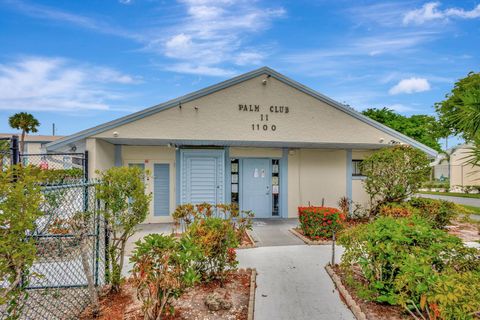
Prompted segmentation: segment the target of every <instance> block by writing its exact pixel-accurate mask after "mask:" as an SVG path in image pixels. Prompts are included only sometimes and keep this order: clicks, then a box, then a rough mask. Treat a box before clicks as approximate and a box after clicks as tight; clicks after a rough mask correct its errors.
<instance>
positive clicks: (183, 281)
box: [130, 234, 200, 320]
mask: <svg viewBox="0 0 480 320" xmlns="http://www.w3.org/2000/svg"><path fill="white" fill-rule="evenodd" d="M135 245H136V247H135V250H134V251H133V254H132V257H131V258H130V261H131V262H133V269H132V276H133V283H134V284H135V285H136V287H137V297H138V298H139V300H140V301H142V303H143V311H144V316H145V319H148V320H156V319H160V318H161V315H162V313H164V311H165V308H169V309H172V307H171V298H178V297H179V296H180V295H181V294H182V292H183V290H184V289H185V288H186V287H189V286H192V285H193V284H195V283H196V282H197V281H198V280H199V276H198V274H197V272H196V270H195V268H194V262H195V260H197V259H199V257H200V252H199V251H198V249H197V248H196V247H195V245H194V244H193V242H192V241H191V239H190V238H188V237H182V239H180V240H179V239H176V238H175V237H173V236H164V235H160V234H150V235H148V236H146V237H145V238H143V240H139V241H137V242H135ZM171 311H172V310H171Z"/></svg>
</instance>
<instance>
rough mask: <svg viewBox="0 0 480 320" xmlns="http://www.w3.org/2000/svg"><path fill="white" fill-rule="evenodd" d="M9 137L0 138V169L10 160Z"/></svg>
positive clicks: (5, 166)
mask: <svg viewBox="0 0 480 320" xmlns="http://www.w3.org/2000/svg"><path fill="white" fill-rule="evenodd" d="M10 148H11V139H10V138H0V170H4V169H5V168H7V167H8V166H9V165H10V162H11V155H12V154H11V149H10Z"/></svg>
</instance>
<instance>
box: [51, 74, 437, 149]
mask: <svg viewBox="0 0 480 320" xmlns="http://www.w3.org/2000/svg"><path fill="white" fill-rule="evenodd" d="M261 75H269V76H271V77H273V78H275V79H277V80H278V81H281V82H283V83H285V84H287V85H289V86H292V87H294V88H296V89H298V90H299V91H301V92H303V93H305V94H308V95H310V96H312V97H314V98H316V99H318V100H320V101H322V102H324V103H326V104H328V105H330V106H332V107H334V108H337V109H339V110H341V111H343V112H345V113H347V114H349V115H351V116H352V117H354V118H356V119H358V120H360V121H362V122H364V123H367V124H369V125H371V126H373V127H375V128H377V129H378V130H380V131H383V132H385V133H387V134H389V135H390V136H392V137H395V138H397V139H398V140H399V141H400V142H403V143H406V144H409V145H411V146H414V147H416V148H418V149H420V150H422V151H424V152H425V153H427V154H428V155H430V156H436V155H437V152H436V151H435V150H433V149H432V148H430V147H427V146H426V145H424V144H422V143H420V142H418V141H416V140H414V139H412V138H410V137H407V136H405V135H403V134H401V133H400V132H397V131H395V130H393V129H391V128H389V127H387V126H385V125H383V124H381V123H379V122H377V121H375V120H372V119H370V118H369V117H367V116H364V115H363V114H361V113H360V112H358V111H356V110H354V109H352V108H350V107H348V106H345V105H343V104H341V103H339V102H337V101H335V100H333V99H331V98H329V97H327V96H325V95H323V94H321V93H319V92H317V91H315V90H313V89H310V88H308V87H306V86H304V85H303V84H301V83H299V82H297V81H295V80H292V79H290V78H288V77H286V76H284V75H282V74H280V73H278V72H277V71H275V70H273V69H270V68H269V67H261V68H259V69H256V70H253V71H250V72H247V73H244V74H242V75H239V76H237V77H234V78H232V79H229V80H226V81H223V82H220V83H217V84H215V85H212V86H209V87H206V88H204V89H201V90H198V91H195V92H192V93H189V94H187V95H184V96H181V97H178V98H176V99H173V100H169V101H167V102H164V103H161V104H158V105H155V106H153V107H150V108H147V109H144V110H141V111H138V112H135V113H132V114H130V115H127V116H124V117H121V118H118V119H116V120H113V121H109V122H106V123H104V124H101V125H98V126H95V127H92V128H89V129H86V130H83V131H80V132H78V133H75V134H72V135H70V136H67V137H64V138H63V139H59V140H57V141H54V142H51V143H49V144H47V149H48V150H52V149H57V148H60V147H63V146H66V145H68V144H70V143H73V142H76V141H78V140H81V139H84V138H87V137H90V136H92V135H95V134H99V133H101V132H104V131H107V130H109V129H112V128H115V127H118V126H121V125H124V124H127V123H130V122H133V121H136V120H139V119H142V118H144V117H147V116H149V115H152V114H155V113H157V112H160V111H163V110H165V109H168V108H172V107H177V106H178V105H179V104H182V103H186V102H189V101H192V100H195V99H198V98H201V97H203V96H206V95H209V94H211V93H214V92H217V91H220V90H222V89H225V88H228V87H230V86H233V85H236V84H238V83H241V82H243V81H247V80H250V79H252V78H255V77H258V76H261Z"/></svg>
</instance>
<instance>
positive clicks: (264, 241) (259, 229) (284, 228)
mask: <svg viewBox="0 0 480 320" xmlns="http://www.w3.org/2000/svg"><path fill="white" fill-rule="evenodd" d="M297 225H298V219H297V218H292V219H275V218H268V219H254V220H253V230H252V231H251V232H250V234H251V236H252V238H253V240H255V244H256V245H257V246H258V247H269V246H291V245H301V244H304V243H303V241H302V240H300V239H299V238H297V237H295V236H294V235H293V234H292V233H291V232H290V231H289V230H290V229H292V228H295V227H296V226H297Z"/></svg>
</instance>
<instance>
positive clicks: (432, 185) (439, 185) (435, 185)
mask: <svg viewBox="0 0 480 320" xmlns="http://www.w3.org/2000/svg"><path fill="white" fill-rule="evenodd" d="M422 188H426V189H444V190H448V189H450V182H449V180H446V181H427V182H424V183H423V184H422Z"/></svg>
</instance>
